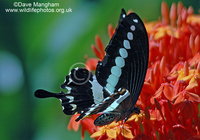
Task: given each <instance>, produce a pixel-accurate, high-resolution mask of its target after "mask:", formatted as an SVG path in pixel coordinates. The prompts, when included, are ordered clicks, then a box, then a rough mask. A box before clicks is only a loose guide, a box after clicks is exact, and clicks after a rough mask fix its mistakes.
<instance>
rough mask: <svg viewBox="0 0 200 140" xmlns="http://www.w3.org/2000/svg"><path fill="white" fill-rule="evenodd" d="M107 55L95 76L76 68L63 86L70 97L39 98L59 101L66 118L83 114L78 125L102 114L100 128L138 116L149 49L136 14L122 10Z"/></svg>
mask: <svg viewBox="0 0 200 140" xmlns="http://www.w3.org/2000/svg"><path fill="white" fill-rule="evenodd" d="M105 52H106V55H105V57H104V59H103V60H102V61H100V62H99V63H98V64H97V68H96V72H95V75H94V74H92V73H91V72H89V71H88V70H86V69H83V68H75V69H73V70H71V72H70V74H69V75H67V76H66V78H65V82H64V83H63V84H62V85H61V88H63V89H67V93H63V92H60V93H58V94H56V93H50V92H47V91H45V90H37V91H36V92H35V95H36V97H39V98H45V97H56V98H58V99H60V100H61V105H62V106H63V112H64V113H65V114H67V115H73V114H75V113H80V116H78V118H77V119H76V121H79V120H80V119H83V118H85V117H87V116H89V115H93V114H101V115H100V116H99V117H97V119H96V120H95V121H94V124H95V125H97V126H102V125H106V124H110V123H111V122H113V121H116V122H118V121H120V120H123V119H125V120H127V119H128V118H129V117H130V116H131V115H132V114H134V113H139V112H140V111H139V109H138V108H136V107H135V104H136V101H137V99H138V97H139V95H140V92H141V89H142V86H143V83H144V79H145V75H146V70H147V66H148V54H149V47H148V36H147V33H146V29H145V27H144V24H143V22H142V21H141V19H140V18H139V16H138V15H137V14H135V13H131V14H129V15H126V13H125V11H124V10H123V9H122V12H121V15H120V19H119V23H118V26H117V28H116V31H115V33H114V35H113V37H112V39H111V40H110V42H109V44H108V46H107V47H106V49H105Z"/></svg>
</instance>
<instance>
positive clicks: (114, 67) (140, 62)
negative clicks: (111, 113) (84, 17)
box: [96, 10, 149, 105]
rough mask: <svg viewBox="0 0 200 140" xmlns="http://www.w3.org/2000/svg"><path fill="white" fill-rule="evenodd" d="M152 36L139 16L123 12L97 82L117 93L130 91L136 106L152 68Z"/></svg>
mask: <svg viewBox="0 0 200 140" xmlns="http://www.w3.org/2000/svg"><path fill="white" fill-rule="evenodd" d="M148 46H149V45H148V36H147V33H146V29H145V26H144V24H143V22H142V20H141V19H140V18H139V16H138V15H137V14H135V13H131V14H129V15H126V13H125V11H124V10H122V13H121V16H120V20H119V23H118V26H117V28H116V31H115V33H114V35H113V37H112V39H111V40H110V42H109V44H108V46H107V47H106V49H105V51H106V55H105V57H104V59H103V60H102V61H100V62H99V63H98V65H97V69H96V77H97V81H98V82H99V83H100V84H101V85H102V86H103V87H105V89H106V90H107V91H108V92H109V93H110V94H113V93H114V92H116V91H117V90H118V89H119V88H125V89H128V90H129V91H130V93H131V98H132V104H134V105H135V103H136V101H137V99H138V96H139V94H140V92H141V89H142V86H143V83H144V78H145V75H146V70H147V65H148V54H149V47H148Z"/></svg>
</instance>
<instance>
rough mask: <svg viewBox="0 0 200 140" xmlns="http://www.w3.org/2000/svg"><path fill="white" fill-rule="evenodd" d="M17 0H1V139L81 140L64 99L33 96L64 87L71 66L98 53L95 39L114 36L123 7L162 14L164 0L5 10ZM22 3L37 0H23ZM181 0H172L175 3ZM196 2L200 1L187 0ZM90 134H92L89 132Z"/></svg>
mask: <svg viewBox="0 0 200 140" xmlns="http://www.w3.org/2000/svg"><path fill="white" fill-rule="evenodd" d="M13 2H15V1H14V0H1V2H0V8H1V12H0V139H1V140H17V139H20V140H28V139H30V140H64V139H81V132H80V129H79V132H74V131H72V130H71V131H68V130H67V125H68V122H69V119H70V116H66V115H65V114H64V113H63V112H62V107H61V105H60V101H59V100H56V99H46V100H41V99H37V98H35V97H34V91H35V90H36V89H38V88H43V89H48V90H50V91H54V92H59V91H60V85H61V84H62V83H63V81H64V77H65V76H66V75H67V74H68V72H69V68H70V67H71V66H72V65H73V64H74V63H76V62H83V63H84V62H85V59H84V56H85V55H86V54H87V55H88V56H89V57H94V54H93V52H92V50H91V47H90V46H91V44H94V43H95V40H94V37H95V35H96V34H99V35H100V37H101V39H102V40H103V43H104V45H105V46H106V44H107V43H108V41H109V37H108V34H107V26H108V24H109V23H112V24H113V25H114V26H116V25H117V22H118V18H119V15H120V12H121V8H124V9H125V10H126V11H128V10H129V9H132V10H133V11H134V12H136V13H138V15H140V17H141V18H142V19H147V20H148V21H152V20H157V19H158V18H159V17H160V5H161V2H162V1H161V0H153V1H152V0H151V1H150V0H142V1H141V0H140V1H138V0H126V1H116V0H66V1H63V0H57V1H52V0H48V1H44V0H42V1H40V2H58V3H59V4H60V5H59V7H60V8H65V9H68V8H71V9H72V12H70V13H64V14H61V13H38V14H37V13H6V12H5V8H14V6H13ZM21 2H26V3H28V2H34V1H29V0H26V1H25V0H23V1H22V0H21ZM172 2H176V3H177V2H178V1H177V0H175V1H173V0H168V1H167V3H168V4H169V5H171V3H172ZM182 2H183V3H184V5H185V6H186V7H188V6H189V5H191V6H193V8H194V9H195V13H198V8H199V7H200V1H199V0H184V1H182ZM85 139H86V140H87V139H90V138H89V134H86V137H85Z"/></svg>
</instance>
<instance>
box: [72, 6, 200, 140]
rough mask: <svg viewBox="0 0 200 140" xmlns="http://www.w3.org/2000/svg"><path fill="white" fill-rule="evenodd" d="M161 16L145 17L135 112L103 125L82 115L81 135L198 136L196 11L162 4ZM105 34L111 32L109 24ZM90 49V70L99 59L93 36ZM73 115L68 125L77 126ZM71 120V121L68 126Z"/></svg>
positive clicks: (100, 49) (199, 37) (199, 31)
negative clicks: (144, 66)
mask: <svg viewBox="0 0 200 140" xmlns="http://www.w3.org/2000/svg"><path fill="white" fill-rule="evenodd" d="M161 15H162V18H161V19H160V20H159V21H155V22H146V23H145V26H146V29H147V32H148V37H149V66H148V70H147V74H146V78H145V82H144V86H143V89H142V92H141V94H140V97H139V99H138V102H137V105H138V106H139V107H140V109H141V113H140V114H139V115H133V116H132V117H131V118H129V120H128V121H127V122H125V123H123V122H121V121H120V122H117V123H112V124H110V125H106V126H103V127H97V126H94V125H93V121H94V119H95V118H96V117H95V116H91V118H85V119H84V120H81V121H80V122H79V123H81V125H82V132H83V133H82V134H83V136H84V131H85V130H87V131H88V132H89V133H90V134H92V135H91V137H92V138H95V139H97V140H103V139H118V140H122V139H135V140H138V139H145V140H147V139H162V140H168V139H177V140H183V139H200V117H199V116H198V115H199V107H198V105H199V103H200V15H195V14H194V13H193V8H192V7H189V8H188V9H187V8H186V7H184V6H183V4H182V3H181V2H179V3H178V4H177V5H176V4H175V3H173V4H172V6H171V8H170V10H169V8H168V6H167V4H166V3H165V2H162V5H161ZM108 32H109V36H110V38H111V37H112V35H113V33H114V29H113V27H112V25H109V26H108ZM95 40H96V45H97V47H95V46H94V45H92V49H93V51H94V53H95V54H96V56H97V57H98V59H97V58H90V59H88V60H87V62H86V65H87V66H89V68H90V70H95V69H96V65H97V62H98V61H99V60H102V59H103V57H104V55H105V52H104V46H103V43H102V41H101V39H100V38H99V36H96V38H95ZM75 117H76V116H73V117H72V119H71V121H70V124H69V128H72V127H74V129H75V130H77V129H78V127H77V124H79V123H77V122H76V123H77V124H76V123H75V122H74V118H75ZM73 125H74V126H73Z"/></svg>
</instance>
